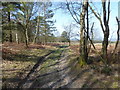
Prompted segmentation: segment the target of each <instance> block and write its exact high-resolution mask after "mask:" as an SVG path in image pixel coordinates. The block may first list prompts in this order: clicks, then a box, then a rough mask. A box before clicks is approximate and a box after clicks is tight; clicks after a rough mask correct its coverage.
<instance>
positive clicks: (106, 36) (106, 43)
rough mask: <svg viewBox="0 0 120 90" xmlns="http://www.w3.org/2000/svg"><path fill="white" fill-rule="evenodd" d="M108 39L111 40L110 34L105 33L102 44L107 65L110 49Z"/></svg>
mask: <svg viewBox="0 0 120 90" xmlns="http://www.w3.org/2000/svg"><path fill="white" fill-rule="evenodd" d="M108 38H109V32H105V33H104V39H103V42H102V54H103V58H104V60H105V61H106V63H108V60H107V59H108V58H107V48H108Z"/></svg>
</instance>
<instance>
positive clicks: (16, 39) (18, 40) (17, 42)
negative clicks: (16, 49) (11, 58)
mask: <svg viewBox="0 0 120 90" xmlns="http://www.w3.org/2000/svg"><path fill="white" fill-rule="evenodd" d="M16 42H17V44H19V40H18V34H17V33H16Z"/></svg>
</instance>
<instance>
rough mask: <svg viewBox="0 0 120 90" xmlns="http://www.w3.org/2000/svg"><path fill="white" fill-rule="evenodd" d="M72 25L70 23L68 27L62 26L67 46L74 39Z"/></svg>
mask: <svg viewBox="0 0 120 90" xmlns="http://www.w3.org/2000/svg"><path fill="white" fill-rule="evenodd" d="M74 26H75V25H74V24H73V23H70V24H69V25H66V26H64V29H65V31H66V32H67V36H68V42H69V46H70V45H71V38H72V37H74V33H73V30H74Z"/></svg>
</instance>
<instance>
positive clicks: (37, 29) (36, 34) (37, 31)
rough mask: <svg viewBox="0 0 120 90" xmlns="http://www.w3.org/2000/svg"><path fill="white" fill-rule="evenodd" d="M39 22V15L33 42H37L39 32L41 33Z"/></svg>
mask: <svg viewBox="0 0 120 90" xmlns="http://www.w3.org/2000/svg"><path fill="white" fill-rule="evenodd" d="M39 23H40V18H39V17H38V18H37V28H36V33H35V36H34V39H33V44H34V43H35V42H36V39H37V36H38V33H39Z"/></svg>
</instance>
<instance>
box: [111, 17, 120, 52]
mask: <svg viewBox="0 0 120 90" xmlns="http://www.w3.org/2000/svg"><path fill="white" fill-rule="evenodd" d="M116 21H117V24H118V29H117V41H116V44H115V48H114V50H113V54H114V53H115V52H116V49H117V47H118V43H119V40H120V24H119V20H118V18H117V17H116Z"/></svg>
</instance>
